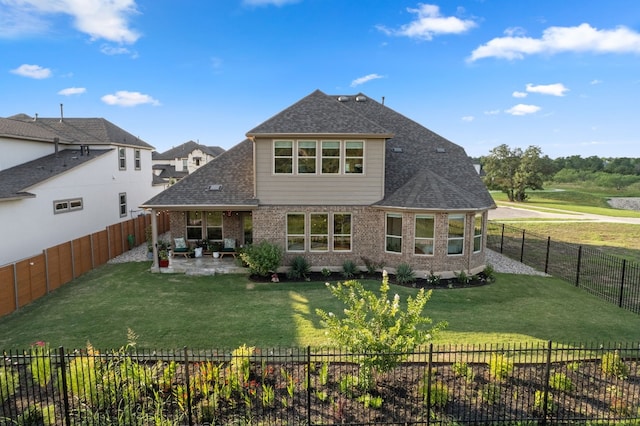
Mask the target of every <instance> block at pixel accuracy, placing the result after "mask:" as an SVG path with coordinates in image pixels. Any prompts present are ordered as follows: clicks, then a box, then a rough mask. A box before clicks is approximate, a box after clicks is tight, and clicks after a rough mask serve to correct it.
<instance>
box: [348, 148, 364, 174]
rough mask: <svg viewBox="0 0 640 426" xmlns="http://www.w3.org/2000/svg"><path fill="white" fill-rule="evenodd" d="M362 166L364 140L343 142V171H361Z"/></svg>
mask: <svg viewBox="0 0 640 426" xmlns="http://www.w3.org/2000/svg"><path fill="white" fill-rule="evenodd" d="M363 168H364V142H361V141H360V142H353V141H347V142H345V148H344V172H345V173H362V172H363Z"/></svg>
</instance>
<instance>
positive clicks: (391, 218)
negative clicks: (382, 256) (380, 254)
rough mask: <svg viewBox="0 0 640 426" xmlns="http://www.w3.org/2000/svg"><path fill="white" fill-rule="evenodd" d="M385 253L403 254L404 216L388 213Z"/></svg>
mask: <svg viewBox="0 0 640 426" xmlns="http://www.w3.org/2000/svg"><path fill="white" fill-rule="evenodd" d="M385 251H388V252H392V253H402V215H400V214H392V213H387V226H386V247H385Z"/></svg>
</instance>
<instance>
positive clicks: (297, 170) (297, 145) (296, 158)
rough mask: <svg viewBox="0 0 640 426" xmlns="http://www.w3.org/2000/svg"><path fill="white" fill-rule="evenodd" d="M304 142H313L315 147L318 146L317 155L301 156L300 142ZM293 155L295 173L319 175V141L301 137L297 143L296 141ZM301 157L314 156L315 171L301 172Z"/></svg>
mask: <svg viewBox="0 0 640 426" xmlns="http://www.w3.org/2000/svg"><path fill="white" fill-rule="evenodd" d="M304 142H313V144H314V145H315V148H316V155H315V156H314V157H301V156H300V144H301V143H304ZM293 157H294V163H295V174H296V175H300V176H313V175H317V174H318V141H317V140H312V139H300V140H297V141H296V143H295V148H294V155H293ZM300 158H313V162H314V165H315V167H314V171H313V173H301V172H300Z"/></svg>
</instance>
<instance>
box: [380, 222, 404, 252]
mask: <svg viewBox="0 0 640 426" xmlns="http://www.w3.org/2000/svg"><path fill="white" fill-rule="evenodd" d="M389 217H395V218H400V222H401V223H402V220H403V217H402V214H401V213H386V214H385V216H384V252H385V253H391V254H402V244H403V235H402V231H401V232H400V235H399V236H398V235H390V234H389V230H388V229H387V223H388V218H389ZM402 226H404V224H402ZM401 229H402V228H401ZM389 237H391V238H399V239H400V251H389V250H387V238H389Z"/></svg>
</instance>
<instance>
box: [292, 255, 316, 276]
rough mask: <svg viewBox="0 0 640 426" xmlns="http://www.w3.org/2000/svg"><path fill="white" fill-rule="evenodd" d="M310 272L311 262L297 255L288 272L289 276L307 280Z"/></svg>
mask: <svg viewBox="0 0 640 426" xmlns="http://www.w3.org/2000/svg"><path fill="white" fill-rule="evenodd" d="M309 272H311V267H310V266H309V262H307V260H306V259H305V258H304V257H302V256H296V257H295V258H294V259H293V261H292V262H291V268H290V269H289V272H287V277H289V279H292V280H301V279H305V280H306V279H307V278H309Z"/></svg>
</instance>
